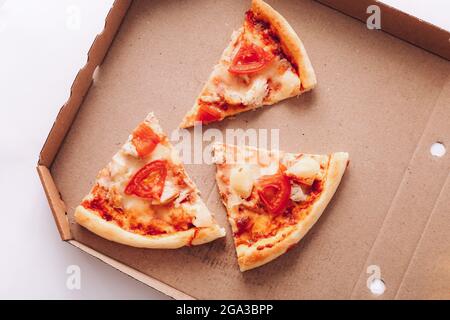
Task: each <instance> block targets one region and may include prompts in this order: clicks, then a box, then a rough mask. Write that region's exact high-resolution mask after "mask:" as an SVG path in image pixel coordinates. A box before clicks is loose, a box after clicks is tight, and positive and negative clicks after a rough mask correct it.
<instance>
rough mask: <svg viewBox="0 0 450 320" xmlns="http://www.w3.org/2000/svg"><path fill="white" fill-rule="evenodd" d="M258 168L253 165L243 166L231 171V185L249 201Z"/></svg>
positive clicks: (239, 194)
mask: <svg viewBox="0 0 450 320" xmlns="http://www.w3.org/2000/svg"><path fill="white" fill-rule="evenodd" d="M257 169H258V168H257V167H256V166H251V165H241V166H238V167H236V168H233V169H232V170H231V174H230V185H231V188H232V189H233V190H234V192H236V194H237V195H238V196H240V197H241V198H242V199H247V198H248V197H249V196H250V194H251V193H252V190H253V180H254V177H255V175H257V174H258V173H257V171H258V170H257Z"/></svg>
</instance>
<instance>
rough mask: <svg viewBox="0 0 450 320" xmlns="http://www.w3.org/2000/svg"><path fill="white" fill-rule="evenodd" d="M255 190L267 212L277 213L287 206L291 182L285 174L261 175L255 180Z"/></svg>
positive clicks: (280, 212)
mask: <svg viewBox="0 0 450 320" xmlns="http://www.w3.org/2000/svg"><path fill="white" fill-rule="evenodd" d="M257 190H258V195H259V197H260V199H261V201H262V203H263V204H264V206H265V207H266V209H267V211H268V212H269V213H271V214H274V215H279V214H282V213H283V211H284V210H285V209H286V208H287V206H288V203H289V197H290V195H291V184H290V183H289V179H288V178H287V177H286V176H285V175H283V174H281V173H277V174H274V175H270V176H267V175H266V176H262V177H261V178H259V179H258V181H257Z"/></svg>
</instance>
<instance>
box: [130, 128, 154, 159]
mask: <svg viewBox="0 0 450 320" xmlns="http://www.w3.org/2000/svg"><path fill="white" fill-rule="evenodd" d="M160 141H161V140H160V139H159V136H158V135H157V134H156V133H155V132H153V130H152V129H151V128H150V127H149V126H147V125H146V124H144V123H141V124H140V125H139V126H138V127H137V128H136V129H135V130H134V131H133V138H132V140H131V142H132V143H133V145H134V147H135V148H136V151H137V153H138V155H139V157H141V158H144V157H146V156H148V155H149V154H150V153H152V151H153V150H154V149H155V148H156V146H157V144H158V143H159V142H160Z"/></svg>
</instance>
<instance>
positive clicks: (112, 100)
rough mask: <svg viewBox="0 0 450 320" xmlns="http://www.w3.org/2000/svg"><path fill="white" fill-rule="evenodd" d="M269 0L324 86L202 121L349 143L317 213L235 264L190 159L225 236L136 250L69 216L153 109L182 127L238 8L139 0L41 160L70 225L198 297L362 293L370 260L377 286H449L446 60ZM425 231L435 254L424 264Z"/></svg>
mask: <svg viewBox="0 0 450 320" xmlns="http://www.w3.org/2000/svg"><path fill="white" fill-rule="evenodd" d="M270 3H271V4H273V5H274V6H275V8H276V9H278V10H279V11H280V12H281V13H282V14H283V15H284V16H285V17H286V18H287V19H288V21H290V23H291V25H292V26H293V28H294V29H295V30H296V31H297V32H298V34H299V35H300V37H301V38H302V39H303V41H304V43H305V46H306V48H307V50H308V53H309V55H310V57H311V59H312V62H313V65H314V67H315V70H316V73H317V76H318V81H319V85H318V87H317V88H316V89H315V90H314V91H312V92H310V93H307V94H305V95H303V96H301V97H299V98H294V99H290V100H288V101H285V102H283V103H280V104H278V105H276V106H273V107H269V108H263V109H260V110H258V111H255V112H248V113H246V114H242V115H240V116H238V117H236V118H235V119H227V120H225V121H223V122H222V123H219V124H214V125H211V126H209V127H211V128H212V127H215V128H219V129H220V130H224V129H226V128H243V129H246V128H267V129H270V128H275V129H280V139H281V141H280V148H281V149H284V150H286V151H290V152H296V151H302V152H310V153H328V152H333V151H348V152H350V155H351V164H350V166H349V168H348V171H347V173H346V175H345V177H344V179H343V181H342V183H341V186H340V188H339V190H338V192H337V193H336V195H335V197H334V199H333V200H332V202H331V203H330V205H329V207H328V209H327V210H326V211H325V212H324V214H323V216H322V218H321V219H320V220H319V222H318V223H317V224H316V226H315V227H314V228H313V229H312V230H311V231H310V232H309V234H308V235H307V236H306V237H305V238H304V239H303V240H302V241H301V243H300V244H299V245H298V246H297V247H296V248H294V249H292V250H291V251H289V252H288V253H287V254H285V255H284V256H282V257H280V258H279V259H277V260H275V261H273V262H272V263H270V264H268V265H266V266H263V267H261V268H258V269H255V270H253V271H249V272H246V273H240V272H239V271H238V267H237V263H236V258H235V252H234V246H233V244H232V240H231V235H230V232H229V227H228V224H227V222H226V219H225V210H224V208H223V207H222V205H221V204H220V203H219V198H218V194H217V191H216V188H215V183H214V172H215V168H214V167H213V166H208V165H189V166H187V169H188V171H189V173H190V175H191V177H192V178H193V180H194V181H195V182H196V183H197V185H198V187H199V188H200V190H201V191H202V194H203V197H204V199H205V200H206V201H207V205H208V207H209V208H210V209H211V210H213V211H214V212H216V217H217V219H218V221H219V222H220V224H221V225H223V226H225V227H226V228H227V230H228V235H227V237H226V239H221V240H217V241H215V242H213V243H210V244H207V245H202V246H199V247H192V248H183V249H179V250H173V251H172V250H159V251H158V250H145V249H135V248H130V247H126V246H122V245H119V244H115V243H112V242H109V241H106V240H104V239H101V238H99V237H97V236H95V235H94V234H92V233H90V232H88V231H87V230H85V229H83V228H81V227H79V226H78V225H76V224H75V223H74V221H73V209H74V207H75V206H76V205H77V204H78V203H79V202H80V200H81V199H82V197H83V196H84V195H85V194H86V193H87V192H88V191H89V189H90V186H91V185H92V183H93V181H94V178H95V175H96V173H97V171H98V170H99V169H100V168H101V167H103V166H104V165H105V164H106V163H107V162H108V161H109V159H110V157H111V156H112V155H113V154H114V152H115V151H116V150H117V148H118V147H119V146H120V145H121V144H122V143H123V142H124V141H125V140H126V138H127V136H128V134H129V132H130V131H131V130H132V128H133V127H134V126H135V125H136V124H137V123H138V122H139V121H141V120H142V119H143V118H144V117H145V115H146V114H147V113H148V112H149V111H154V112H155V114H156V116H157V117H158V118H159V119H160V120H161V124H162V126H163V128H164V129H165V131H166V132H167V133H170V132H171V131H172V130H173V129H175V128H176V127H177V125H178V124H179V122H180V120H181V118H182V116H183V115H184V114H185V112H186V111H187V110H188V109H190V107H191V106H192V104H193V101H194V99H195V97H196V95H197V94H198V92H199V90H200V89H201V87H202V84H203V81H204V80H205V79H206V78H207V76H208V74H209V72H210V71H211V68H212V66H213V65H214V64H215V63H216V62H217V60H218V58H219V56H220V53H221V51H222V50H223V48H224V47H225V46H226V44H227V43H228V40H229V37H230V34H231V32H232V30H234V29H236V28H237V27H239V26H240V25H241V23H242V19H243V12H244V11H245V10H246V9H247V8H248V6H249V3H248V2H242V1H229V0H227V1H207V0H204V1H203V0H198V1H152V2H150V1H143V0H141V1H139V0H138V1H134V2H133V4H132V6H131V8H130V10H129V12H128V14H127V16H126V17H125V20H124V22H123V24H122V26H121V28H120V30H119V33H118V35H117V36H116V39H115V40H114V42H113V45H112V47H111V48H110V50H109V52H108V55H107V57H106V59H105V60H104V62H103V64H102V65H101V66H100V68H99V70H98V72H97V73H96V77H95V79H94V82H93V84H92V86H91V88H90V90H89V93H88V95H87V96H86V98H85V100H84V103H83V105H82V107H81V109H80V110H79V113H78V115H77V117H76V118H75V121H74V123H73V124H72V128H71V130H70V131H69V133H68V135H67V137H66V139H65V141H64V143H63V145H62V147H61V149H60V151H59V153H58V155H57V157H56V159H55V161H54V163H53V165H52V167H51V173H52V175H53V177H54V179H55V182H56V185H57V187H58V189H59V190H60V192H61V194H62V198H63V200H64V202H65V204H66V207H67V212H68V217H69V220H70V229H71V232H72V235H73V237H74V239H75V240H77V241H78V242H80V243H82V244H84V245H86V246H89V247H91V248H93V249H95V250H97V251H98V252H101V253H102V254H104V255H106V256H108V257H111V258H113V259H115V260H118V261H120V262H122V263H123V264H125V265H127V266H130V267H132V268H134V269H136V270H138V271H139V272H142V273H144V274H147V275H149V276H150V277H153V278H155V279H157V280H159V281H161V282H163V283H165V284H167V285H169V286H173V287H175V288H177V289H179V290H181V291H183V292H184V293H186V294H188V295H191V296H193V297H196V298H349V297H354V298H373V296H372V295H370V294H368V291H367V288H366V286H365V283H366V279H367V277H368V275H367V274H365V271H366V268H367V266H368V265H371V264H375V265H378V266H380V268H381V274H382V277H383V278H384V280H385V282H386V286H387V291H386V294H385V295H383V296H382V297H395V296H398V297H405V296H409V297H431V296H433V297H440V298H441V297H448V292H449V290H447V291H446V290H444V289H442V286H443V284H442V283H440V282H439V281H438V280H436V279H439V277H443V278H445V276H446V277H447V278H446V279H448V272H449V271H448V268H446V265H447V266H448V262H449V259H450V253H449V251H448V243H449V238H450V236H449V235H448V234H447V233H446V232H444V231H443V230H440V228H441V226H442V228H444V227H445V223H447V226H448V219H447V218H445V216H446V215H445V212H447V213H448V201H445V199H447V200H448V187H447V188H444V189H443V186H444V185H445V181H446V179H447V180H448V178H447V176H448V172H449V162H450V157H449V153H447V155H446V156H444V157H443V158H434V157H431V156H430V155H429V146H430V145H431V143H433V142H435V141H443V142H444V143H447V146H448V145H449V144H450V142H449V141H450V128H449V127H448V125H446V124H448V123H449V122H450V121H449V120H450V108H448V100H449V97H450V92H449V87H450V78H449V75H450V63H449V62H448V61H446V60H444V59H442V58H439V57H437V56H435V55H433V54H430V53H428V52H426V51H424V50H422V49H419V48H417V47H414V46H412V45H410V44H408V43H406V42H403V41H400V40H398V39H396V38H394V37H392V36H389V35H387V34H385V33H383V32H380V31H371V30H368V29H367V28H366V26H365V25H364V24H361V23H360V22H359V21H356V20H354V19H352V18H349V17H347V16H345V15H343V14H341V13H338V12H336V11H334V10H332V9H330V8H328V7H325V6H323V5H321V4H319V3H316V2H312V1H283V2H281V1H276V2H275V1H273V2H270ZM446 106H447V107H446ZM447 185H448V183H447ZM445 219H447V220H445ZM435 220H437V222H435ZM441 220H442V221H441ZM434 228H437V229H439V230H438V231H435V230H434ZM423 230H425V232H424V233H423ZM437 236H438V237H437ZM436 237H437V238H436ZM397 244H398V246H397ZM432 244H434V246H435V247H436V249H435V252H436V253H439V259H435V260H433V261H431V262H427V263H426V264H425V263H424V262H423V261H422V259H426V258H428V259H429V256H428V255H429V254H431V253H430V246H432ZM445 245H447V250H445V249H443V246H445ZM432 248H433V247H432ZM432 248H431V249H432ZM411 257H414V258H413V259H411ZM430 269H432V270H433V271H429V270H430ZM427 276H430V277H435V280H432V281H429V282H428V281H427V280H424V277H427ZM416 277H420V278H421V279H422V282H415V280H416ZM444 286H445V284H444ZM399 288H401V290H400V291H399V290H398V289H399ZM415 288H419V289H420V290H421V291H423V292H420V293H418V292H416V291H415ZM438 288H441V289H442V290H441V291H439V292H438ZM447 288H450V285H448V286H447ZM439 290H440V289H439ZM436 292H438V293H436ZM434 293H436V294H434Z"/></svg>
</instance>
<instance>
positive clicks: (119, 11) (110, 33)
mask: <svg viewBox="0 0 450 320" xmlns="http://www.w3.org/2000/svg"><path fill="white" fill-rule="evenodd" d="M131 2H132V0H115V1H114V3H113V5H112V7H111V8H110V10H109V12H108V14H107V16H106V19H105V25H104V28H103V30H102V31H101V32H100V33H99V34H98V35H97V36H96V37H95V39H94V42H93V43H92V45H91V47H90V49H89V51H88V54H87V61H86V64H85V65H84V66H83V67H82V68H81V69H80V70H79V71H78V73H77V75H76V77H75V80H74V82H73V83H72V86H71V89H70V95H69V98H68V100H67V101H66V103H65V104H64V105H63V106H62V108H61V109H60V110H59V113H58V115H57V117H56V120H55V121H54V123H53V126H52V128H51V130H50V133H49V134H48V136H47V139H46V141H45V143H44V146H43V147H42V149H41V152H40V155H39V161H38V165H44V166H46V167H47V168H50V167H51V164H52V162H53V160H54V158H55V156H56V154H57V153H58V150H59V148H60V146H61V143H62V142H63V140H64V138H65V136H66V134H67V132H68V131H69V129H70V127H71V125H72V122H73V120H74V118H75V116H76V114H77V112H78V110H79V108H80V106H81V105H82V103H83V100H84V98H85V96H86V94H87V92H88V91H89V88H90V86H91V84H92V81H93V75H94V72H95V69H96V68H97V67H98V66H99V65H100V64H101V63H102V62H103V59H104V58H105V56H106V54H107V52H108V50H109V47H110V46H111V43H112V42H113V40H114V37H115V35H116V34H117V31H118V30H119V27H120V25H121V23H122V21H123V19H124V17H125V15H126V13H127V11H128V8H129V7H130V5H131Z"/></svg>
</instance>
